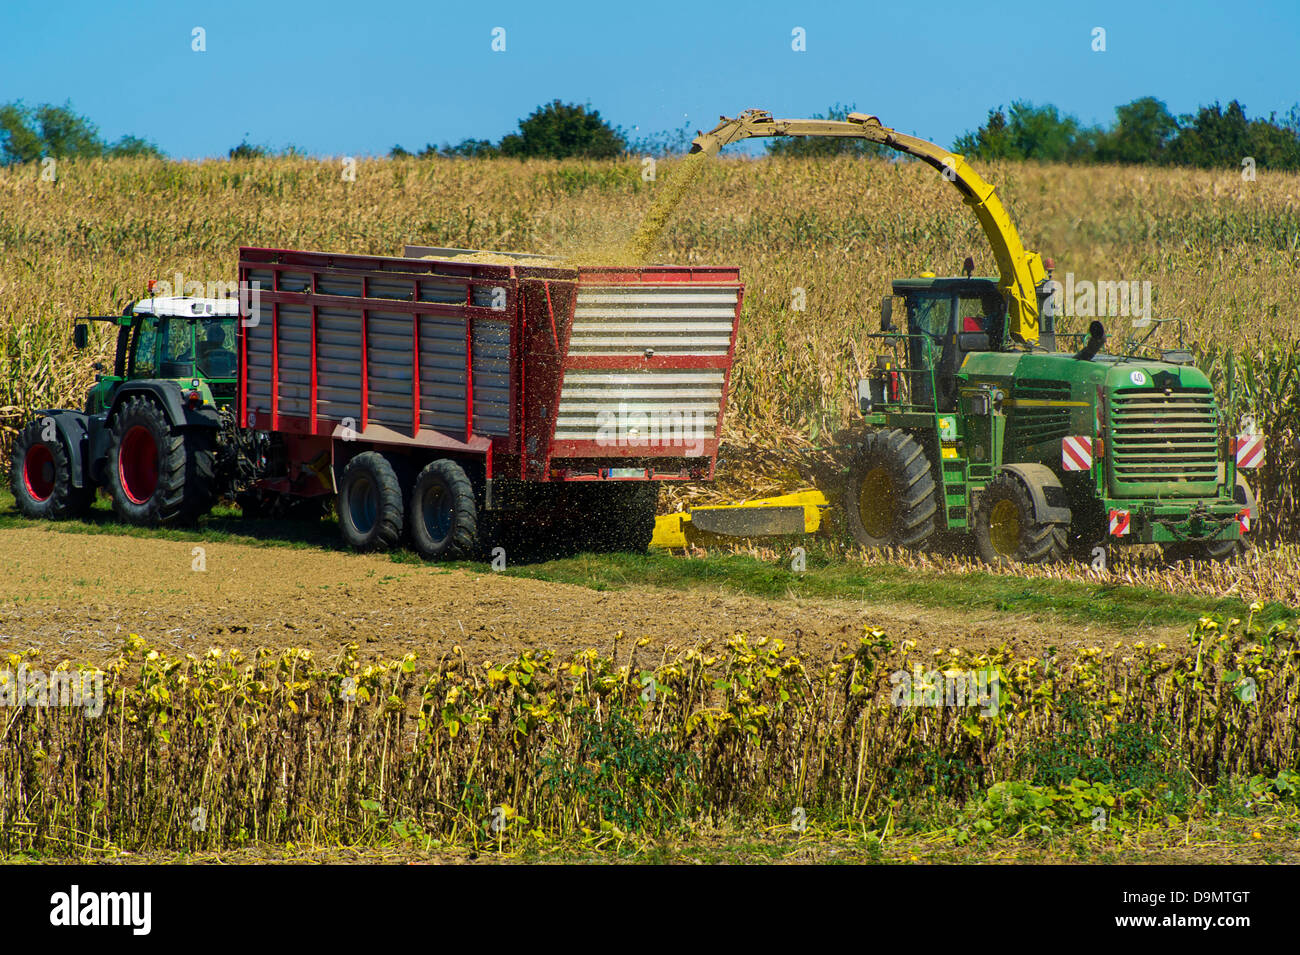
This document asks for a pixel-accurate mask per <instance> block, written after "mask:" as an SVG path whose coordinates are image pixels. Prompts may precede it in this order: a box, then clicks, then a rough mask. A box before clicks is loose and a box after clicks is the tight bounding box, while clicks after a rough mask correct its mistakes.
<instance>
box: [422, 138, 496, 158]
mask: <svg viewBox="0 0 1300 955" xmlns="http://www.w3.org/2000/svg"><path fill="white" fill-rule="evenodd" d="M432 148H433V147H432V146H426V147H425V150H426V152H427V151H429V150H431V149H432ZM437 154H438V155H439V156H445V157H447V158H449V159H490V158H492V157H493V156H499V155H501V150H500V149H499V148H497V147H496V146H493V145H492V144H491V143H490V142H488V141H487V140H486V139H462V140H461V141H460V142H458V143H457V144H456V145H455V146H451V145H448V144H447V143H443V144H442V146H440V147H439V148H438V150H437ZM421 155H423V153H422V154H421Z"/></svg>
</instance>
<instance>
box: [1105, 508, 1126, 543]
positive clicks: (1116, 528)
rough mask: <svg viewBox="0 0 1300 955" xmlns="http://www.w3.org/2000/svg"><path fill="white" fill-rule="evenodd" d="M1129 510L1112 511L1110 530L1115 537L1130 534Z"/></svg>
mask: <svg viewBox="0 0 1300 955" xmlns="http://www.w3.org/2000/svg"><path fill="white" fill-rule="evenodd" d="M1128 527H1129V512H1128V511H1111V512H1110V532H1111V534H1112V535H1113V536H1115V537H1124V536H1126V535H1127V534H1128Z"/></svg>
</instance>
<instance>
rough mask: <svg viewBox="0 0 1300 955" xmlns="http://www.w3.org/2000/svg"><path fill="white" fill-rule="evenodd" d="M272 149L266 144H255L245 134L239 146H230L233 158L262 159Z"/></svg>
mask: <svg viewBox="0 0 1300 955" xmlns="http://www.w3.org/2000/svg"><path fill="white" fill-rule="evenodd" d="M269 153H270V150H269V149H267V148H266V147H265V146H254V145H253V144H252V143H250V142H249V141H248V137H247V136H245V137H244V138H243V140H242V141H241V142H240V143H239V145H238V146H232V147H231V148H230V158H231V159H261V158H262V157H264V156H266V155H268V154H269Z"/></svg>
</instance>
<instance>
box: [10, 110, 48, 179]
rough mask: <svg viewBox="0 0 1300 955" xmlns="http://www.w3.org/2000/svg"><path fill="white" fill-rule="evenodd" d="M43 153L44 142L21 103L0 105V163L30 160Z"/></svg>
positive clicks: (38, 157)
mask: <svg viewBox="0 0 1300 955" xmlns="http://www.w3.org/2000/svg"><path fill="white" fill-rule="evenodd" d="M43 155H45V142H44V141H43V140H42V139H41V134H40V133H39V132H38V131H37V129H36V127H35V124H34V122H33V121H32V115H31V110H29V109H27V108H26V107H25V106H23V104H22V103H6V104H5V105H4V106H0V164H3V165H6V166H11V165H13V164H14V163H24V162H32V161H33V160H36V159H40V158H41V157H42V156H43Z"/></svg>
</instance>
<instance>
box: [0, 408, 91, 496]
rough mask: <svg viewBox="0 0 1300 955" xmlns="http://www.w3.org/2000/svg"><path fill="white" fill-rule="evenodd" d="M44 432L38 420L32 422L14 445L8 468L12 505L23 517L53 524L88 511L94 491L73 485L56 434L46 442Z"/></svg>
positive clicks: (66, 456)
mask: <svg viewBox="0 0 1300 955" xmlns="http://www.w3.org/2000/svg"><path fill="white" fill-rule="evenodd" d="M44 430H45V426H44V424H43V423H42V422H41V421H39V420H38V421H33V422H31V423H30V424H29V425H27V427H25V428H23V430H22V431H21V432H19V434H18V440H17V441H15V442H14V448H13V458H12V460H11V461H10V467H9V486H10V488H11V489H12V490H13V492H14V503H15V504H17V505H18V510H19V512H20V513H21V514H22V515H23V516H24V517H36V518H44V519H46V520H53V521H57V520H63V519H64V518H68V517H77V516H79V515H81V514H84V513H85V512H86V511H87V509H89V507H90V504H91V501H93V500H94V497H95V489H94V488H93V487H82V488H78V487H74V486H73V484H72V458H71V457H70V456H69V454H68V451H67V449H66V448H65V447H64V446H63V442H62V441H60V440H59V437H58V435H57V434H56V435H55V436H54V437H53V438H51V439H50V440H48V441H47V440H46V439H45V438H44V437H43V436H42V432H43V431H44Z"/></svg>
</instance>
